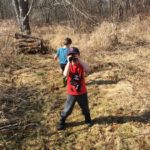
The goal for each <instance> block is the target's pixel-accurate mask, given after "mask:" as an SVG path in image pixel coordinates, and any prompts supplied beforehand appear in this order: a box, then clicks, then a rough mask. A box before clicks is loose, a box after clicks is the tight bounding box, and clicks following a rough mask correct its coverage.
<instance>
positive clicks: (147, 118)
mask: <svg viewBox="0 0 150 150" xmlns="http://www.w3.org/2000/svg"><path fill="white" fill-rule="evenodd" d="M127 122H141V123H144V124H147V123H150V111H148V112H145V113H144V114H142V115H140V116H106V117H103V116H100V117H97V118H94V119H93V125H94V124H112V123H117V124H123V123H127ZM84 124H85V123H84V121H80V122H69V123H67V125H66V127H75V126H80V125H84Z"/></svg>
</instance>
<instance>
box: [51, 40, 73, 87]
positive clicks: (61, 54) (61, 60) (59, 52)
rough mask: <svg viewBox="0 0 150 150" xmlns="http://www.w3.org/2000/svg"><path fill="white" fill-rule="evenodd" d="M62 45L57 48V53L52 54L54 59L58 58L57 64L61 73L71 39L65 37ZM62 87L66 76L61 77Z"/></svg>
mask: <svg viewBox="0 0 150 150" xmlns="http://www.w3.org/2000/svg"><path fill="white" fill-rule="evenodd" d="M63 44H64V46H63V47H60V48H58V49H57V53H56V54H55V56H54V60H55V61H56V60H57V59H59V64H60V67H61V70H62V73H63V71H64V69H65V66H66V64H67V53H68V50H69V48H70V46H71V44H72V40H71V39H70V38H65V39H64V42H63ZM63 83H64V87H65V86H66V78H65V77H64V78H63Z"/></svg>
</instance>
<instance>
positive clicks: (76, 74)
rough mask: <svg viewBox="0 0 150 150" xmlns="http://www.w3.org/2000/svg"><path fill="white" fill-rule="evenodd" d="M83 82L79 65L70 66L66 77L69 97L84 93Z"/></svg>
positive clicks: (84, 86) (82, 73) (82, 71)
mask: <svg viewBox="0 0 150 150" xmlns="http://www.w3.org/2000/svg"><path fill="white" fill-rule="evenodd" d="M86 92H87V90H86V85H85V80H84V69H83V67H82V65H81V64H80V63H78V64H74V65H72V64H71V65H70V72H69V75H68V77H67V93H68V94H70V95H81V94H84V93H86Z"/></svg>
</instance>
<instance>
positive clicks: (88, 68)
mask: <svg viewBox="0 0 150 150" xmlns="http://www.w3.org/2000/svg"><path fill="white" fill-rule="evenodd" d="M78 59H79V62H80V64H81V65H82V67H83V68H84V71H85V72H86V73H89V72H90V71H91V69H90V67H89V66H88V64H87V63H85V62H84V61H83V60H81V59H80V58H78Z"/></svg>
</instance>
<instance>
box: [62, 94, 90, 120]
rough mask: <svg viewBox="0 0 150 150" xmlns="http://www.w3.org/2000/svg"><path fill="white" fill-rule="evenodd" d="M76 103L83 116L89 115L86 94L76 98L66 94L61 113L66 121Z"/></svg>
mask: <svg viewBox="0 0 150 150" xmlns="http://www.w3.org/2000/svg"><path fill="white" fill-rule="evenodd" d="M76 101H77V102H78V104H79V106H80V108H81V110H82V113H83V115H84V116H87V115H89V105H88V97H87V93H85V94H83V95H77V96H74V95H69V94H68V95H67V101H66V103H65V107H64V110H63V111H62V113H61V117H62V118H64V119H66V118H67V117H68V116H69V115H70V114H71V113H72V110H73V108H74V105H75V102H76Z"/></svg>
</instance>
